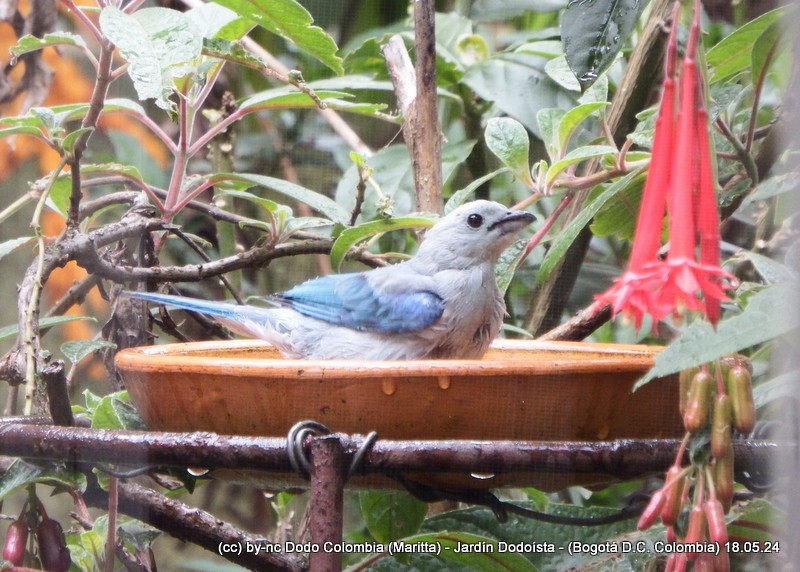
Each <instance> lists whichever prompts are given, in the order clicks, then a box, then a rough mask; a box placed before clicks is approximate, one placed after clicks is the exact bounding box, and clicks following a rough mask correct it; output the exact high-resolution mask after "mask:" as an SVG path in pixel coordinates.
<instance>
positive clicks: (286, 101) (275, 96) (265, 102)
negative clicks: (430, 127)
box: [239, 86, 386, 115]
mask: <svg viewBox="0 0 800 572" xmlns="http://www.w3.org/2000/svg"><path fill="white" fill-rule="evenodd" d="M314 93H315V94H316V95H317V97H319V98H320V100H322V101H324V102H325V104H326V105H327V106H328V107H331V108H333V109H337V110H339V111H349V112H351V113H360V114H363V115H373V114H375V113H376V112H378V111H380V110H382V109H385V108H386V106H385V105H384V104H382V103H357V102H350V101H345V98H350V97H352V95H351V94H349V93H345V92H342V91H331V90H318V91H315V92H314ZM316 107H317V103H316V102H315V101H314V100H313V99H311V97H310V96H309V95H307V94H305V93H303V92H302V91H298V90H297V89H296V88H294V87H292V86H286V87H279V88H276V89H270V90H267V91H262V92H261V93H257V94H255V95H253V96H251V97H248V98H247V99H245V100H243V101H241V102H240V103H239V109H240V110H242V111H244V112H245V113H251V112H253V111H259V110H262V109H313V108H316Z"/></svg>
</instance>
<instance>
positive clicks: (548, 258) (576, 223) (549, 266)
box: [536, 169, 644, 284]
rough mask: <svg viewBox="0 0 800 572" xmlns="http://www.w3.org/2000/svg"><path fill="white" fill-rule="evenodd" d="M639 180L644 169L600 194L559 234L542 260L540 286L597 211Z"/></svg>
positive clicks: (624, 178)
mask: <svg viewBox="0 0 800 572" xmlns="http://www.w3.org/2000/svg"><path fill="white" fill-rule="evenodd" d="M637 179H640V180H644V173H643V169H637V170H636V171H633V172H631V173H628V174H627V175H625V176H624V177H622V178H621V179H619V180H617V181H615V182H614V183H612V184H611V185H609V187H608V188H607V189H606V190H604V191H603V192H602V193H600V194H599V195H598V196H597V198H596V199H594V200H593V201H592V202H590V203H589V204H587V205H586V206H584V207H583V210H582V211H581V212H580V213H578V215H577V216H576V217H575V218H574V219H572V220H571V221H570V222H569V224H567V226H566V227H565V228H562V229H561V230H560V231H559V232H558V234H557V235H556V237H555V239H554V240H553V243H552V244H551V245H550V248H549V249H548V250H547V254H545V257H544V260H542V264H541V266H540V267H539V272H538V273H537V274H536V281H537V282H538V283H539V284H541V283H542V282H543V281H544V280H545V279H546V278H547V276H548V275H549V274H550V271H552V270H553V267H554V266H555V265H556V263H557V262H558V261H559V260H561V258H563V256H564V254H565V253H566V252H567V249H568V248H569V247H570V246H571V245H572V243H573V241H574V240H575V237H577V236H578V234H579V233H580V231H581V230H582V229H583V227H585V226H586V225H587V224H589V221H591V220H592V217H593V216H594V215H595V214H596V213H597V211H599V210H600V208H601V207H602V206H603V205H605V204H606V202H608V201H609V200H610V199H611V198H612V197H614V196H616V194H617V193H619V192H620V191H622V190H623V189H627V188H628V187H629V186H630V185H631V184H633V182H634V181H635V180H637Z"/></svg>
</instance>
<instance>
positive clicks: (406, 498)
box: [358, 490, 428, 543]
mask: <svg viewBox="0 0 800 572" xmlns="http://www.w3.org/2000/svg"><path fill="white" fill-rule="evenodd" d="M358 502H359V505H360V507H361V515H362V516H363V517H364V521H365V522H366V524H367V529H368V530H369V533H370V534H371V535H372V536H373V538H375V540H377V541H378V542H381V543H389V542H391V541H393V540H399V539H401V538H405V537H406V536H411V535H412V534H415V533H416V532H417V531H418V530H419V527H420V525H421V524H422V521H423V520H425V515H426V514H427V513H428V505H427V504H426V503H424V502H422V501H421V500H418V499H416V498H414V497H413V496H411V495H410V494H408V493H407V492H405V491H384V490H375V491H363V492H360V493H359V494H358Z"/></svg>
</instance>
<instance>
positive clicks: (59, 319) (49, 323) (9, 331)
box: [0, 316, 97, 341]
mask: <svg viewBox="0 0 800 572" xmlns="http://www.w3.org/2000/svg"><path fill="white" fill-rule="evenodd" d="M76 320H91V321H92V322H96V321H97V320H95V319H94V318H92V317H90V316H53V317H51V318H42V319H41V320H39V328H40V329H42V330H44V329H45V328H52V327H53V326H57V325H59V324H65V323H67V322H74V321H76ZM17 334H19V326H18V325H17V324H11V325H10V326H4V327H2V328H0V341H3V340H9V339H11V338H15V337H16V336H17Z"/></svg>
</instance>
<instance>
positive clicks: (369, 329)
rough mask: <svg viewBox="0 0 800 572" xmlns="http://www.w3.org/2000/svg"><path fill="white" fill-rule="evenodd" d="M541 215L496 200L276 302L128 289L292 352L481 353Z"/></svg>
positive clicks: (366, 355)
mask: <svg viewBox="0 0 800 572" xmlns="http://www.w3.org/2000/svg"><path fill="white" fill-rule="evenodd" d="M533 220H535V217H534V215H533V214H531V213H529V212H526V211H523V210H515V209H510V208H508V207H505V206H503V205H501V204H499V203H496V202H493V201H487V200H476V201H472V202H468V203H465V204H463V205H461V206H459V207H458V208H456V209H454V210H453V211H451V212H450V213H449V214H447V215H445V216H443V217H442V218H441V219H439V220H438V222H437V223H436V224H435V225H433V227H431V228H430V229H429V230H428V231H427V233H426V235H425V237H424V239H423V240H422V242H421V244H420V245H419V248H418V249H417V252H416V254H415V255H414V256H413V257H411V258H409V259H407V260H405V261H403V262H399V263H397V264H393V265H390V266H384V267H380V268H375V269H371V270H367V271H363V272H354V273H345V274H332V275H327V276H322V277H318V278H312V279H310V280H308V281H306V282H303V283H301V284H299V285H297V286H294V287H293V288H291V289H289V290H286V291H284V292H280V293H277V294H271V295H268V296H265V297H263V299H264V300H265V301H266V302H267V303H268V305H269V307H262V306H252V305H241V304H233V303H229V302H217V301H206V300H201V299H197V298H188V297H182V296H173V295H167V294H159V293H152V292H133V291H127V292H125V295H127V296H129V297H132V298H138V299H141V300H146V301H149V302H154V303H158V304H163V305H167V306H173V307H176V308H180V309H184V310H190V311H194V312H198V313H201V314H206V315H210V316H213V317H215V318H217V320H218V321H220V322H221V323H222V324H223V325H225V326H226V327H227V328H228V329H230V330H231V331H233V332H235V333H238V334H241V335H244V336H247V337H254V338H259V339H262V340H266V341H267V342H269V343H271V344H272V345H273V346H275V347H276V348H277V349H278V351H279V352H280V353H281V354H282V356H283V357H284V358H287V359H320V360H328V359H358V360H413V359H477V358H480V357H481V356H483V354H484V353H485V352H486V350H487V349H488V348H489V345H490V344H491V343H492V341H493V340H494V339H495V338H496V337H497V335H498V334H499V332H500V329H501V327H502V322H503V318H504V316H505V314H506V306H505V302H504V300H503V297H502V295H501V294H500V291H499V290H498V287H497V282H496V279H495V274H494V267H495V264H496V262H497V260H498V258H499V257H500V255H501V254H502V252H503V251H504V250H505V249H506V248H507V247H508V246H509V245H510V244H511V243H512V242H513V241H514V238H515V236H516V235H517V233H518V232H519V231H520V230H521V229H523V228H524V227H525V226H527V225H528V224H530V223H531V222H533Z"/></svg>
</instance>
